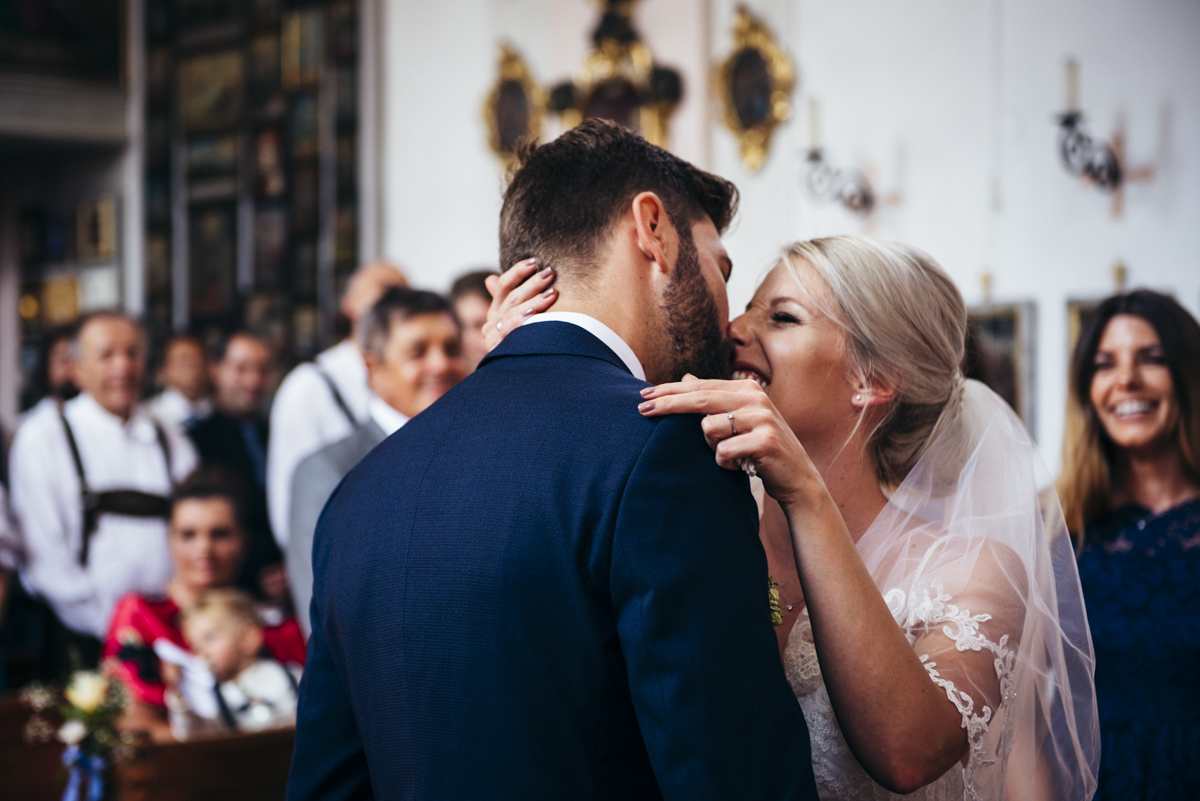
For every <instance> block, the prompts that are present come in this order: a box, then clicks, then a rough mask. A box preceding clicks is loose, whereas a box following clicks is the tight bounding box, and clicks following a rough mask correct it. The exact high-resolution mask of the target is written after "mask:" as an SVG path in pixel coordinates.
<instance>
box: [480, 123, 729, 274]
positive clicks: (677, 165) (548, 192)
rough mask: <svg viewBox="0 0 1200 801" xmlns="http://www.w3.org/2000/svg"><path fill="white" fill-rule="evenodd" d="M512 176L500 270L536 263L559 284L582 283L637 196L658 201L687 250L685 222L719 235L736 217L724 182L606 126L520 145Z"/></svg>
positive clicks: (585, 125)
mask: <svg viewBox="0 0 1200 801" xmlns="http://www.w3.org/2000/svg"><path fill="white" fill-rule="evenodd" d="M514 169H515V172H514V174H513V176H512V179H511V181H510V182H509V184H508V189H507V191H506V192H505V193H504V206H503V207H502V208H501V210H500V268H501V269H502V270H506V269H508V268H509V267H511V266H512V265H513V264H516V263H517V262H518V261H521V260H523V259H528V258H530V257H537V259H538V261H539V262H540V263H541V264H542V265H543V266H546V267H554V268H555V270H556V271H557V272H558V274H559V277H563V278H568V280H579V281H581V282H582V283H584V284H587V283H588V278H589V276H588V268H589V267H590V266H591V265H593V264H595V261H596V256H597V255H598V249H599V247H600V246H601V244H602V243H603V242H604V239H605V237H606V236H607V234H608V232H609V230H610V229H611V228H612V226H613V224H614V223H615V222H616V221H617V220H618V219H620V217H621V215H623V214H624V213H625V210H626V209H627V208H629V204H630V203H632V202H633V199H634V197H636V196H637V195H638V194H639V193H641V192H653V193H654V194H656V195H658V197H659V199H660V200H662V203H663V206H664V207H665V209H666V212H667V215H668V216H669V217H670V218H671V222H672V223H673V224H674V225H675V227H676V228H677V229H678V230H679V234H680V236H681V237H682V238H683V239H684V241H685V242H686V243H688V244H690V243H691V241H692V232H691V224H692V223H694V222H696V221H697V220H700V219H701V218H703V217H708V218H709V219H710V220H712V222H713V225H715V226H716V228H717V231H718V232H719V233H724V231H725V229H726V228H728V227H729V223H730V222H731V221H732V220H733V216H734V214H735V213H736V212H737V203H738V191H737V187H735V186H734V185H733V184H732V183H730V182H729V181H726V180H725V179H724V178H721V177H718V176H716V175H713V174H712V173H708V172H705V171H704V170H701V169H699V168H697V167H694V166H692V165H691V164H689V163H687V162H686V161H684V160H683V159H681V158H679V157H678V156H675V155H672V154H671V153H668V152H667V151H665V150H663V149H662V148H661V147H657V146H655V145H652V144H650V143H649V142H647V141H646V140H645V139H643V138H642V137H640V136H638V135H637V134H635V133H634V132H633V131H630V130H629V129H627V128H624V127H622V126H620V125H618V124H617V123H615V122H610V121H609V120H602V119H596V118H593V119H589V120H584V121H583V122H582V123H581V124H579V125H578V126H576V127H575V128H572V129H571V130H569V131H567V132H566V133H564V134H563V135H562V136H560V137H558V138H557V139H555V140H554V141H552V142H548V143H546V144H544V145H538V144H537V143H536V142H533V143H528V144H525V145H523V146H522V147H521V148H520V149H519V150H518V153H517V159H516V162H515V167H514ZM564 268H565V269H564Z"/></svg>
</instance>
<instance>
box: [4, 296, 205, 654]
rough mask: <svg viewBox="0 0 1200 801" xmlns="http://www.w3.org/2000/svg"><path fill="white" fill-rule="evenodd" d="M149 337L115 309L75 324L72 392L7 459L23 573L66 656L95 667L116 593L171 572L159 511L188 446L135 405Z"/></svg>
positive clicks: (25, 429) (186, 463) (144, 586)
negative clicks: (75, 389)
mask: <svg viewBox="0 0 1200 801" xmlns="http://www.w3.org/2000/svg"><path fill="white" fill-rule="evenodd" d="M144 365H145V339H144V336H143V332H142V330H141V328H140V326H139V325H138V323H137V322H136V321H135V320H134V319H133V318H131V317H129V316H127V315H124V314H118V313H114V312H105V313H100V314H95V315H93V316H92V317H89V318H88V319H87V320H86V321H85V322H84V323H83V324H82V325H81V326H80V329H79V336H78V362H77V365H76V376H77V379H78V381H79V386H80V389H81V390H82V391H81V393H80V395H79V396H78V397H77V398H75V399H74V400H71V401H68V402H67V403H66V404H64V406H63V408H62V410H61V412H59V413H55V414H41V415H37V416H35V417H32V418H30V419H28V420H27V421H26V422H25V423H24V424H23V425H22V426H21V428H20V429H19V430H18V431H17V437H16V440H15V441H14V443H13V449H12V457H11V463H10V466H11V471H10V472H11V475H12V510H13V515H14V517H15V519H16V522H17V525H18V526H19V528H20V530H21V533H22V537H23V541H24V545H25V563H24V566H23V567H22V571H21V575H22V577H23V579H24V583H25V585H26V586H27V587H28V588H29V589H30V591H31V592H32V593H33V594H35V595H36V596H38V597H40V598H41V599H43V600H44V601H45V602H46V603H47V604H48V605H49V606H50V608H51V609H52V610H53V612H54V614H55V615H56V616H57V617H58V619H59V620H60V621H61V622H62V624H63V626H65V628H66V630H65V632H63V635H64V638H65V649H66V652H67V654H68V655H70V654H72V653H73V654H75V656H74V657H71V658H72V659H78V660H80V661H82V662H83V663H84V664H88V663H90V664H94V663H95V659H96V657H97V656H98V653H99V640H98V638H99V637H102V636H103V635H104V632H105V630H106V629H107V626H108V620H109V618H110V617H111V616H112V610H113V606H114V604H115V603H116V601H117V599H118V598H120V597H121V596H122V595H124V594H126V593H128V592H144V591H149V590H152V589H156V588H158V587H160V586H161V585H162V583H163V582H164V581H165V580H166V579H167V578H168V577H169V576H170V569H171V565H170V558H169V557H168V555H167V546H166V528H167V523H166V516H167V508H168V501H167V496H168V495H169V494H170V491H171V487H172V485H173V484H174V483H175V482H176V481H177V480H180V479H182V478H183V477H184V476H186V475H187V474H188V473H189V472H190V471H191V470H192V468H193V467H194V465H195V463H196V454H195V451H194V450H193V448H192V444H191V442H189V441H188V439H187V437H185V436H184V435H183V434H182V433H181V432H178V431H176V430H175V429H174V428H172V427H170V426H164V425H162V424H161V423H159V422H158V421H157V420H155V419H154V418H153V417H151V416H150V415H149V414H148V413H147V412H146V410H145V409H144V408H143V407H142V406H141V405H140V404H139V403H138V399H139V398H140V396H141V388H142V376H143V370H144Z"/></svg>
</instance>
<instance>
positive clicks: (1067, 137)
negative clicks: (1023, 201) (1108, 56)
mask: <svg viewBox="0 0 1200 801" xmlns="http://www.w3.org/2000/svg"><path fill="white" fill-rule="evenodd" d="M1058 125H1059V137H1058V138H1059V144H1058V147H1059V155H1060V156H1061V157H1062V161H1063V165H1064V166H1065V167H1066V168H1067V171H1068V172H1070V173H1071V174H1072V175H1078V176H1080V177H1083V178H1087V179H1088V180H1090V181H1092V183H1094V184H1096V185H1097V186H1099V187H1100V188H1102V189H1107V190H1110V191H1111V190H1115V189H1117V188H1118V187H1119V186H1120V185H1121V163H1120V161H1119V160H1118V159H1117V154H1116V151H1115V149H1114V148H1113V146H1112V145H1110V144H1109V143H1108V142H1104V141H1102V140H1099V139H1094V138H1092V136H1091V134H1089V133H1088V132H1087V129H1086V128H1085V127H1084V125H1083V112H1082V111H1080V110H1079V62H1077V61H1076V60H1075V59H1073V58H1070V59H1067V110H1066V111H1065V112H1064V113H1063V114H1061V115H1059V118H1058Z"/></svg>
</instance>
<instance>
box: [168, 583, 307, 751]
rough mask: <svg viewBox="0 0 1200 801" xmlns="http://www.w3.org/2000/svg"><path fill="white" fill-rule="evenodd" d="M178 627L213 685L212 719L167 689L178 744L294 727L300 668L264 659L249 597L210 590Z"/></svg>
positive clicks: (259, 629)
mask: <svg viewBox="0 0 1200 801" xmlns="http://www.w3.org/2000/svg"><path fill="white" fill-rule="evenodd" d="M181 627H182V629H183V636H184V638H185V639H186V640H187V643H188V645H189V646H190V647H191V649H192V652H193V653H194V654H195V655H196V656H198V657H200V658H201V659H202V660H203V662H204V664H205V665H206V666H207V667H208V669H209V671H210V672H211V673H212V676H213V678H214V680H215V681H216V686H215V687H213V696H214V699H213V700H215V703H214V704H212V705H211V706H212V707H214V708H213V709H212V710H211V711H212V712H213V713H215V714H211V715H206V714H205V713H206V712H209V710H208V709H204V710H199V709H188V708H186V707H183V708H181V703H182V699H181V697H180V696H178V695H177V694H175V693H173V692H172V691H171V690H168V691H167V706H168V709H169V710H170V714H169V717H170V719H171V730H172V733H173V734H174V735H175V737H176V739H179V740H186V739H189V737H191V736H194V735H196V734H201V733H214V732H223V733H233V732H251V731H265V730H267V729H280V728H286V727H288V726H294V725H296V698H297V694H298V690H299V686H300V676H301V672H302V671H301V668H300V666H299V665H297V664H295V663H292V664H287V665H285V664H284V663H282V662H279V661H277V660H275V659H271V658H264V657H263V655H262V650H263V631H264V629H263V625H262V621H261V620H260V619H259V614H258V610H257V609H255V606H254V602H253V600H251V598H250V596H248V595H246V594H245V593H244V592H241V591H239V590H234V589H214V590H208V591H207V592H205V593H203V594H202V595H201V596H200V597H198V598H197V599H196V601H195V602H194V603H193V604H192V605H191V606H189V607H188V608H187V609H185V610H184V611H183V622H182V626H181ZM206 706H207V705H206ZM181 712H182V713H183V714H179V713H181Z"/></svg>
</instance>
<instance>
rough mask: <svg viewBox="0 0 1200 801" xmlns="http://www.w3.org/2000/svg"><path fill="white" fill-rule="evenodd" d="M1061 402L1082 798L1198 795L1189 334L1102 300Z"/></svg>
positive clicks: (1199, 471) (1198, 599)
mask: <svg viewBox="0 0 1200 801" xmlns="http://www.w3.org/2000/svg"><path fill="white" fill-rule="evenodd" d="M1071 396H1072V398H1071V408H1070V412H1069V415H1068V429H1067V438H1066V446H1065V448H1064V458H1063V465H1064V469H1063V477H1062V479H1061V480H1060V482H1059V491H1060V494H1061V495H1062V501H1063V508H1064V511H1065V513H1066V517H1067V523H1068V525H1069V526H1070V528H1071V530H1072V531H1073V532H1081V537H1080V540H1081V551H1080V556H1079V577H1080V579H1081V581H1082V583H1083V594H1084V599H1085V601H1086V603H1087V609H1088V619H1089V624H1090V626H1091V630H1092V642H1093V644H1094V646H1095V650H1096V696H1097V701H1098V706H1099V711H1100V734H1101V739H1102V743H1103V745H1102V748H1101V763H1100V787H1099V790H1098V792H1097V793H1096V798H1097V799H1122V800H1123V801H1132V800H1133V799H1143V798H1144V799H1174V798H1179V799H1184V798H1186V799H1195V798H1200V325H1197V323H1196V320H1195V319H1194V318H1193V317H1192V316H1191V315H1190V314H1188V312H1187V311H1186V310H1184V309H1183V308H1182V307H1181V306H1180V305H1179V304H1178V303H1177V302H1176V301H1175V300H1173V299H1172V298H1170V297H1167V296H1165V295H1160V294H1158V293H1156V292H1150V291H1146V290H1139V291H1136V292H1131V293H1129V294H1127V295H1118V296H1115V297H1111V298H1109V299H1107V300H1105V301H1104V302H1103V303H1101V304H1100V306H1099V308H1098V309H1097V310H1096V313H1095V316H1094V317H1093V318H1092V320H1091V322H1090V323H1089V325H1088V328H1087V330H1085V331H1084V332H1083V335H1082V336H1081V337H1080V340H1079V344H1078V346H1077V347H1076V349H1075V354H1074V357H1073V359H1072V363H1071Z"/></svg>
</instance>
